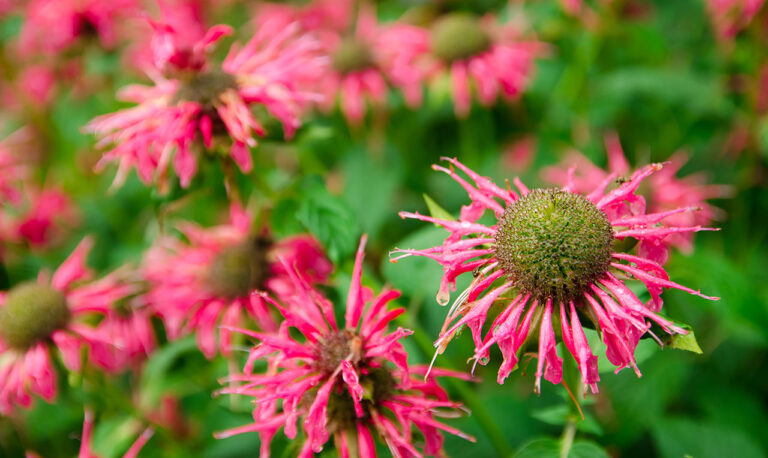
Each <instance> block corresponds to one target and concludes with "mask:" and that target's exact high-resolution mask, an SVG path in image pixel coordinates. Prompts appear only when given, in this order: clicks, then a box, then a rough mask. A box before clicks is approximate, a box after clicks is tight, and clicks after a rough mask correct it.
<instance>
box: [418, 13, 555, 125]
mask: <svg viewBox="0 0 768 458" xmlns="http://www.w3.org/2000/svg"><path fill="white" fill-rule="evenodd" d="M407 44H408V46H407V48H406V49H407V53H406V56H407V57H408V60H412V59H411V57H410V55H411V54H417V55H419V54H420V55H421V63H420V64H419V65H418V66H417V65H414V64H412V63H409V64H408V66H407V71H408V72H409V73H411V76H410V77H408V78H407V79H409V80H414V79H415V78H416V77H418V76H419V75H421V76H422V77H423V76H426V75H431V76H432V77H434V76H440V75H443V74H445V73H448V74H449V75H450V79H451V92H452V94H453V102H454V109H455V111H456V115H457V116H461V117H463V116H466V115H467V114H468V113H469V110H470V107H471V104H472V89H473V88H474V90H475V92H476V94H477V98H478V100H479V101H480V103H481V104H483V105H486V106H487V105H492V104H493V103H495V102H496V100H497V99H498V98H499V96H501V97H504V98H507V99H511V98H514V97H516V96H517V95H519V94H520V93H521V92H522V91H523V89H524V88H525V86H526V84H527V83H528V81H529V80H530V76H531V73H532V71H533V60H534V58H535V57H536V55H537V54H539V53H540V51H541V49H542V46H541V44H540V43H538V42H535V41H525V40H522V39H521V35H520V33H519V31H518V30H517V27H516V26H515V25H512V24H502V23H499V22H498V21H497V19H496V18H495V17H494V16H492V15H487V16H485V17H483V18H476V17H474V16H471V15H467V14H463V13H450V14H446V15H444V16H442V17H440V18H438V19H437V21H435V23H434V25H433V26H432V30H431V32H428V31H426V30H424V31H422V33H421V34H420V35H417V34H413V36H410V37H409V42H408V43H407ZM415 69H418V70H415Z"/></svg>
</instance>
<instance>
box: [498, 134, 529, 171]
mask: <svg viewBox="0 0 768 458" xmlns="http://www.w3.org/2000/svg"><path fill="white" fill-rule="evenodd" d="M535 154H536V138H535V137H534V136H533V135H526V136H525V137H523V138H520V139H518V140H517V141H514V142H512V143H510V144H508V145H507V147H506V148H505V149H504V163H505V164H506V165H507V167H509V168H510V169H512V170H518V171H525V170H528V167H529V166H530V165H531V161H532V160H533V156H534V155H535Z"/></svg>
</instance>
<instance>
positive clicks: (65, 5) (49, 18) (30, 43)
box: [19, 0, 139, 54]
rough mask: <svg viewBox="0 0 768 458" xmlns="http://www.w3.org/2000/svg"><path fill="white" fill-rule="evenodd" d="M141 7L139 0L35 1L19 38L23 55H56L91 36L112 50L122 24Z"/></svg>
mask: <svg viewBox="0 0 768 458" xmlns="http://www.w3.org/2000/svg"><path fill="white" fill-rule="evenodd" d="M138 8H139V5H138V2H137V1H136V0H110V1H101V0H31V1H30V2H29V3H28V4H27V7H26V12H25V15H24V18H25V20H24V25H23V27H22V30H21V34H20V37H19V40H20V42H19V45H20V47H21V52H22V53H24V54H34V53H36V52H44V53H47V54H56V53H58V52H60V51H62V50H64V49H66V48H67V47H69V46H71V45H72V44H74V43H75V42H76V41H78V40H79V39H82V38H87V37H89V36H96V37H98V39H99V41H100V42H101V45H102V46H103V47H104V48H107V49H108V48H112V47H114V46H115V45H117V43H118V37H119V29H120V28H121V26H122V22H123V21H125V19H127V18H130V17H133V16H135V15H137V14H138V11H139V9H138Z"/></svg>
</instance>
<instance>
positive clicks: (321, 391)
mask: <svg viewBox="0 0 768 458" xmlns="http://www.w3.org/2000/svg"><path fill="white" fill-rule="evenodd" d="M364 246H365V237H363V239H362V240H361V242H360V247H359V249H358V251H357V256H356V259H355V267H354V271H353V274H352V281H351V283H350V287H349V293H348V296H347V304H346V309H345V314H344V324H343V326H340V325H338V324H337V323H336V318H335V315H334V307H333V304H332V303H331V302H330V301H329V300H328V299H326V298H325V297H323V296H322V294H320V293H319V292H318V291H316V290H314V289H312V287H311V286H310V285H309V284H307V283H306V281H305V280H304V279H303V278H302V277H301V276H300V274H299V272H298V271H295V270H294V267H293V266H292V265H291V264H290V261H289V260H287V259H283V260H282V262H283V264H284V265H285V268H286V270H287V272H288V274H289V276H290V278H291V281H292V283H293V286H294V288H295V290H296V294H295V295H294V296H292V297H289V298H287V299H284V300H282V301H280V302H277V301H275V300H273V299H271V298H269V297H268V296H267V295H265V294H263V295H262V296H263V297H264V299H265V300H266V301H268V302H269V303H270V304H272V305H273V306H274V307H275V308H277V309H278V310H279V311H280V314H281V315H282V316H283V318H285V321H284V322H283V323H282V324H281V325H280V329H279V331H278V332H277V333H274V334H270V333H260V332H253V331H249V330H246V329H232V330H233V331H239V332H241V333H243V334H245V335H247V336H250V337H252V338H254V339H256V340H258V341H259V344H258V345H257V346H256V347H254V348H253V349H252V350H251V351H250V353H249V355H248V360H247V362H246V365H245V368H244V370H243V373H242V374H238V375H232V376H230V377H229V381H230V382H232V383H234V384H235V386H234V387H229V388H225V389H223V390H222V391H223V392H225V393H232V394H240V395H246V396H250V397H253V398H254V400H255V401H256V402H255V407H254V410H253V419H254V423H253V424H249V425H245V426H242V427H238V428H235V429H232V430H229V431H225V432H222V433H219V434H218V437H220V438H223V437H229V436H232V435H235V434H241V433H246V432H258V433H259V435H260V437H261V456H262V457H268V456H270V443H271V440H272V438H273V437H274V435H275V434H276V433H277V431H278V430H279V429H280V428H283V430H284V432H285V434H286V435H287V436H288V437H289V438H291V439H293V438H295V437H297V434H298V428H297V424H296V423H297V421H299V420H300V421H301V429H302V430H303V433H304V436H305V438H306V439H305V440H304V445H303V446H302V449H301V452H300V453H299V456H302V457H309V456H312V455H313V453H319V452H320V451H321V450H322V449H323V446H324V445H325V444H326V443H327V442H328V440H329V439H330V436H331V435H332V436H333V437H334V443H335V444H336V447H337V450H338V453H339V455H340V456H350V454H351V453H352V452H351V451H352V450H357V454H358V456H360V457H375V456H376V446H375V439H376V438H378V439H380V440H381V441H382V442H384V443H385V444H386V445H387V446H388V447H389V449H390V451H391V452H392V455H393V456H406V457H411V456H413V457H416V456H422V451H420V450H419V449H417V448H416V444H417V443H419V442H422V441H423V453H424V454H427V455H432V456H437V455H439V454H441V453H442V451H441V450H442V442H443V439H442V436H441V435H440V431H441V430H442V431H446V432H449V433H451V434H457V435H460V436H462V437H465V438H467V439H471V438H470V437H469V436H466V435H464V434H463V433H461V432H460V431H458V430H456V429H455V428H452V427H450V426H448V425H446V424H444V423H442V422H440V421H438V420H437V419H436V418H435V417H436V416H437V415H438V414H439V409H446V408H449V409H457V408H460V404H459V403H456V402H453V401H451V400H450V399H448V396H447V395H446V393H445V391H443V389H442V388H440V386H439V385H438V384H437V382H436V381H435V379H434V377H433V376H434V375H455V376H459V377H462V376H463V375H461V374H453V373H449V372H448V371H442V370H435V371H433V373H432V375H433V376H430V377H426V378H422V377H423V375H424V374H425V368H423V367H409V366H408V363H407V354H406V352H405V349H404V348H403V347H402V344H401V343H400V340H401V339H402V338H403V337H405V336H407V335H409V334H410V333H411V331H408V330H406V329H403V328H398V329H397V330H395V331H392V332H389V331H388V329H387V328H388V325H389V324H390V323H391V322H392V321H393V320H395V319H396V318H397V317H398V316H400V315H401V314H402V313H403V312H405V309H402V308H397V309H393V310H389V309H388V307H387V304H388V303H389V302H390V301H392V300H394V299H396V298H397V297H398V296H399V293H398V292H397V291H393V290H388V289H385V290H383V291H382V292H381V293H380V294H379V295H377V296H374V293H373V292H372V291H371V290H370V289H368V288H366V287H364V286H363V285H362V269H363V265H362V262H363V255H364V254H363V249H364ZM262 360H263V361H266V363H267V369H266V371H265V372H264V373H257V371H256V369H255V366H256V363H257V362H259V361H262ZM414 428H415V429H416V430H418V431H419V432H420V433H421V435H422V436H423V439H417V437H416V436H415V435H414Z"/></svg>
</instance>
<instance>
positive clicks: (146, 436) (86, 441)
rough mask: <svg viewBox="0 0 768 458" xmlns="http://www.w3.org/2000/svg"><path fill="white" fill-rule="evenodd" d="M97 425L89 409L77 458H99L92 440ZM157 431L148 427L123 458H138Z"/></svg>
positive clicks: (86, 412)
mask: <svg viewBox="0 0 768 458" xmlns="http://www.w3.org/2000/svg"><path fill="white" fill-rule="evenodd" d="M94 425H95V420H94V415H93V412H92V411H91V410H89V409H86V410H85V418H84V419H83V435H82V436H81V438H80V452H79V453H78V454H77V458H99V455H96V454H95V453H94V452H93V449H92V445H91V439H92V437H93V427H94ZM154 433H155V431H154V430H153V429H152V428H151V427H148V428H146V429H145V430H144V431H143V432H142V433H141V434H139V437H137V438H136V440H135V441H134V442H133V444H132V445H131V447H130V448H129V449H128V451H126V452H125V454H124V455H123V458H136V457H137V456H138V455H139V452H140V451H141V449H142V448H144V445H145V444H146V443H147V442H148V441H149V440H150V439H151V438H152V436H153V435H154Z"/></svg>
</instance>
